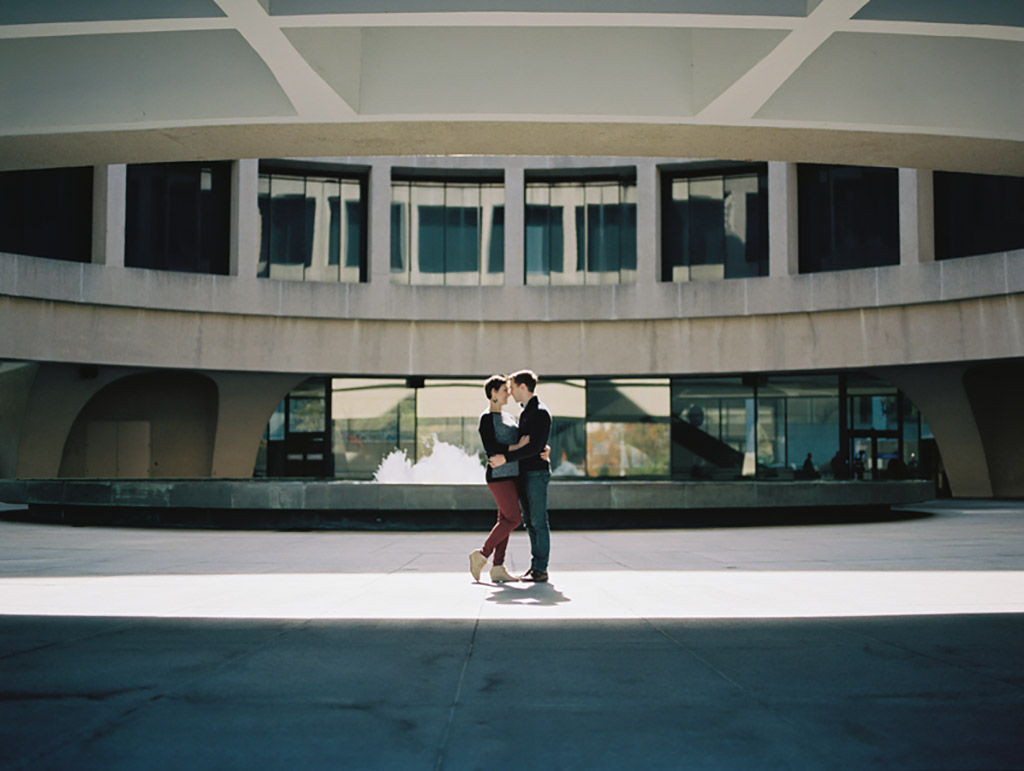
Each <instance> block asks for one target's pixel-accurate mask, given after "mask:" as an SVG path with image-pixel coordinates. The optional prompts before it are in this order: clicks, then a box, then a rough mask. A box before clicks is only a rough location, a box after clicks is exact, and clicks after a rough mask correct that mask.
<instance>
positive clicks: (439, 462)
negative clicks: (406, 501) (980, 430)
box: [373, 434, 486, 484]
mask: <svg viewBox="0 0 1024 771" xmlns="http://www.w3.org/2000/svg"><path fill="white" fill-rule="evenodd" d="M426 445H427V449H428V454H427V455H424V456H423V457H421V458H420V459H419V460H417V461H416V463H415V464H413V463H412V461H410V460H409V457H408V456H407V455H406V453H405V450H392V451H391V452H390V453H388V454H387V456H385V458H384V459H383V460H382V461H381V462H380V465H379V466H378V467H377V470H376V471H375V472H374V473H373V479H374V481H376V482H381V483H383V484H410V483H428V484H429V483H435V484H483V483H484V482H485V481H486V480H485V474H484V459H483V456H482V455H480V454H475V455H470V454H469V453H467V452H466V451H465V450H463V449H462V448H461V447H458V446H457V445H454V444H449V443H448V442H444V441H442V440H440V439H438V438H437V434H432V435H431V437H430V439H428V440H427V441H426Z"/></svg>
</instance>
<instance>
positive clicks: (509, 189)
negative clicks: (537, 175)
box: [505, 167, 526, 286]
mask: <svg viewBox="0 0 1024 771" xmlns="http://www.w3.org/2000/svg"><path fill="white" fill-rule="evenodd" d="M525 283H526V175H525V174H524V171H523V169H522V168H519V167H516V168H507V167H506V169H505V286H522V285H523V284H525Z"/></svg>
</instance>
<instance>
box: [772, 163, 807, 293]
mask: <svg viewBox="0 0 1024 771" xmlns="http://www.w3.org/2000/svg"><path fill="white" fill-rule="evenodd" d="M797 214H798V213H797V173H796V164H795V163H782V162H778V161H770V162H769V163H768V275H770V276H795V275H797V274H798V273H799V272H800V243H799V239H798V233H799V230H798V216H797Z"/></svg>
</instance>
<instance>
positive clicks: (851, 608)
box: [0, 570, 1024, 621]
mask: <svg viewBox="0 0 1024 771" xmlns="http://www.w3.org/2000/svg"><path fill="white" fill-rule="evenodd" d="M980 613H985V614H989V613H1024V571H1006V570H1004V571H739V570H736V571H732V570H727V571H578V572H562V573H558V574H557V575H553V576H552V582H551V583H549V584H529V583H509V584H502V585H498V584H491V583H487V582H480V583H476V582H474V581H473V580H472V578H471V577H470V576H469V575H468V574H467V573H417V572H394V573H355V574H352V573H347V574H331V573H310V574H299V573H291V574H245V575H139V576H131V575H129V576H102V577H46V578H41V577H35V578H5V579H0V615H7V616H18V615H32V616H92V617H137V618H236V619H367V620H377V619H380V620H384V619H423V620H429V619H434V620H456V619H481V620H486V619H495V620H513V621H514V620H529V621H536V620H539V619H552V620H558V619H574V620H588V619H595V620H597V619H639V618H673V619H687V618H693V619H747V618H751V619H752V618H826V617H865V616H894V615H952V614H957V615H960V614H980Z"/></svg>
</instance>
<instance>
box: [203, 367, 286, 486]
mask: <svg viewBox="0 0 1024 771" xmlns="http://www.w3.org/2000/svg"><path fill="white" fill-rule="evenodd" d="M210 377H211V378H213V380H214V382H215V383H216V384H217V394H218V401H219V405H218V409H217V430H216V434H215V437H214V442H213V463H212V469H211V473H210V476H212V477H220V478H235V479H248V478H249V477H251V476H252V472H253V468H254V467H255V465H256V456H257V454H258V452H259V448H260V437H262V436H263V430H264V429H265V428H266V427H267V422H268V421H269V420H270V416H271V414H273V412H274V410H275V409H276V408H277V405H278V404H280V403H281V400H282V399H283V398H284V397H285V395H286V394H287V393H288V392H289V391H291V390H292V389H293V388H295V387H296V386H298V385H299V384H300V383H301V382H302V381H303V380H305V378H306V376H305V375H258V374H253V373H250V372H220V373H215V374H211V375H210Z"/></svg>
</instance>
